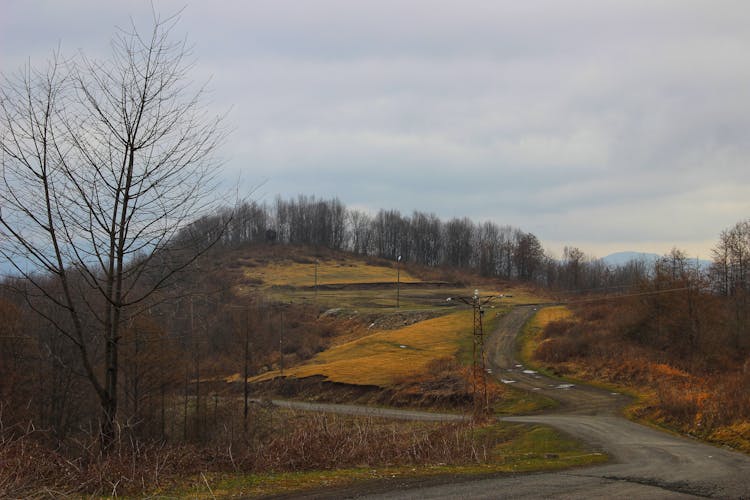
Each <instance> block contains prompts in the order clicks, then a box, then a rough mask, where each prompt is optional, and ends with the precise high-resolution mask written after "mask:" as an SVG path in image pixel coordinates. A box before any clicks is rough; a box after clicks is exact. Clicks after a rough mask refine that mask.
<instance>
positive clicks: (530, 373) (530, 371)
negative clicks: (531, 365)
mask: <svg viewBox="0 0 750 500" xmlns="http://www.w3.org/2000/svg"><path fill="white" fill-rule="evenodd" d="M523 373H525V374H526V375H534V374H535V373H536V372H535V371H534V370H523Z"/></svg>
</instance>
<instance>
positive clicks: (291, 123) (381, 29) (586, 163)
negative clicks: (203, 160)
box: [0, 0, 750, 258]
mask: <svg viewBox="0 0 750 500" xmlns="http://www.w3.org/2000/svg"><path fill="white" fill-rule="evenodd" d="M153 3H154V5H155V8H156V10H157V11H158V12H160V13H161V14H163V15H169V14H172V13H174V12H176V11H178V10H179V9H181V8H182V7H185V10H184V11H183V13H182V19H181V22H180V23H179V24H178V26H177V28H176V32H175V33H176V35H177V36H179V37H182V36H186V37H187V39H188V40H189V42H190V43H191V44H192V45H193V46H194V56H195V60H196V66H195V68H194V71H193V73H192V76H193V77H194V78H195V79H196V80H197V81H200V82H203V81H205V80H207V79H209V78H210V83H209V87H210V89H211V94H210V95H209V97H210V99H211V106H213V107H216V110H217V112H223V111H227V110H230V112H229V115H228V118H227V120H228V124H229V125H230V127H231V128H232V129H233V132H232V134H231V136H230V138H229V140H228V142H227V144H226V145H225V146H224V147H223V149H222V150H221V156H222V157H224V158H226V178H227V179H229V180H236V179H237V178H238V177H240V176H241V177H240V178H241V182H242V184H243V186H244V187H245V188H246V189H249V188H250V187H252V186H255V185H258V184H261V183H264V184H263V185H262V187H261V188H260V189H259V190H257V191H256V197H260V198H261V200H266V201H272V200H273V198H274V197H275V196H276V195H277V194H280V195H281V196H283V197H291V196H296V195H297V194H307V195H316V196H319V197H326V198H327V197H333V196H337V197H339V198H340V199H341V201H342V202H344V203H345V204H346V205H347V206H350V207H358V208H363V209H367V210H372V211H377V210H378V209H379V208H395V209H399V210H401V211H402V212H403V213H405V214H409V213H411V212H412V211H413V210H420V211H425V212H434V213H436V214H437V215H439V216H440V217H442V218H450V217H454V216H460V217H463V216H468V217H470V218H472V219H474V220H476V221H482V220H493V221H495V222H497V223H499V224H511V225H514V226H518V227H521V228H522V229H524V230H526V231H531V232H533V233H534V234H536V235H537V236H538V237H539V238H540V239H541V240H542V241H543V243H544V245H545V247H547V248H548V249H550V250H552V251H553V252H556V253H557V254H560V253H561V251H562V247H563V245H566V244H568V245H574V246H578V247H580V248H581V249H582V250H584V251H585V252H586V253H588V254H593V255H597V256H600V257H602V256H604V255H606V254H608V253H610V252H613V251H618V250H636V251H649V252H656V253H665V252H668V251H669V250H670V249H671V248H672V247H673V246H677V247H678V248H681V249H684V250H686V251H687V252H688V253H689V254H690V255H692V256H700V257H702V258H707V257H709V252H710V249H711V247H712V246H713V245H714V244H715V242H716V241H717V237H718V234H719V232H720V231H721V230H722V229H725V228H727V227H729V226H732V225H734V223H736V222H738V221H740V220H742V219H746V218H748V217H750V165H749V164H748V162H749V161H750V2H747V1H746V0H742V1H710V0H706V1H703V2H695V1H687V0H675V1H656V0H649V1H642V2H641V1H635V0H623V1H618V2H614V1H605V0H591V1H563V0H549V1H540V2H534V1H525V2H521V1H518V0H513V1H467V0H463V1H460V2H459V1H453V2H444V1H436V0H430V1H408V0H397V1H390V0H377V1H366V2H365V1H352V0H331V1H318V0H298V1H283V0H268V1H254V0H236V1H229V0H212V1H210V2H207V1H196V0H181V1H173V0H154V1H153ZM131 16H132V17H133V18H134V19H135V22H136V24H137V25H139V26H142V27H143V28H144V30H145V29H147V28H148V23H149V20H150V18H151V3H150V2H148V1H145V0H132V1H119V2H109V1H107V2H103V1H101V0H78V1H73V0H70V1H60V0H48V1H41V0H3V3H2V11H1V14H0V68H1V69H2V71H3V72H6V73H7V72H13V71H15V70H16V69H17V68H18V67H19V66H20V65H22V64H23V63H24V62H26V61H29V60H30V61H31V63H32V65H38V66H43V65H44V63H45V61H46V59H47V57H48V56H49V54H50V53H51V51H52V49H54V48H55V47H57V45H58V44H60V45H61V48H62V52H63V53H68V54H71V53H75V52H76V51H77V50H82V51H84V52H85V53H86V54H87V55H90V56H96V55H98V54H105V53H106V51H107V48H108V43H109V40H110V38H111V37H112V35H113V33H114V32H115V28H116V26H127V25H128V24H129V22H130V21H129V19H130V17H131Z"/></svg>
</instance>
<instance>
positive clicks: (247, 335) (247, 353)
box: [242, 305, 250, 432]
mask: <svg viewBox="0 0 750 500" xmlns="http://www.w3.org/2000/svg"><path fill="white" fill-rule="evenodd" d="M249 356H250V306H249V305H248V306H246V308H245V360H244V369H243V376H244V377H243V381H242V382H243V397H244V407H243V409H242V411H243V413H242V415H243V417H244V424H243V425H244V429H245V431H246V432H247V413H248V396H249V393H250V391H249V387H248V383H247V377H248V375H249V373H248V371H249V366H248V365H249V360H248V358H249Z"/></svg>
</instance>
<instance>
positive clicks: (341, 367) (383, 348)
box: [253, 311, 472, 387]
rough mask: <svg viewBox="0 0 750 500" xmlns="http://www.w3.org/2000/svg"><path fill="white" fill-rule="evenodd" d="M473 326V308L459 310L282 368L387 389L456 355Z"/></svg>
mask: <svg viewBox="0 0 750 500" xmlns="http://www.w3.org/2000/svg"><path fill="white" fill-rule="evenodd" d="M471 328H472V323H471V311H461V312H457V313H454V314H449V315H447V316H442V317H439V318H434V319H430V320H427V321H422V322H420V323H416V324H413V325H410V326H407V327H404V328H401V329H398V330H388V331H379V332H375V333H373V334H372V335H368V336H366V337H363V338H360V339H357V340H353V341H351V342H347V343H345V344H341V345H338V346H335V347H332V348H331V349H329V350H327V351H325V352H322V353H320V354H318V355H317V356H315V357H314V358H313V359H312V360H310V362H309V363H307V364H304V365H301V366H297V367H293V368H290V369H288V370H284V375H286V376H293V377H297V378H303V377H309V376H313V375H322V376H324V377H326V378H327V379H328V380H330V381H332V382H341V383H346V384H358V385H377V386H381V387H385V386H388V385H391V384H393V383H394V382H396V381H398V380H400V379H403V378H404V377H407V376H410V375H415V374H418V373H420V372H422V371H424V369H425V367H426V366H427V364H428V363H429V362H430V361H432V360H434V359H437V358H442V357H445V356H454V355H456V353H457V352H458V349H459V339H460V337H461V336H462V335H470V333H471ZM278 375H279V372H278V371H274V372H268V373H265V374H263V375H261V376H259V377H256V378H254V379H253V381H260V380H267V379H270V378H274V377H276V376H278Z"/></svg>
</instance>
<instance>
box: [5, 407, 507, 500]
mask: <svg viewBox="0 0 750 500" xmlns="http://www.w3.org/2000/svg"><path fill="white" fill-rule="evenodd" d="M236 410H237V408H236V407H235V411H234V414H233V415H229V414H223V415H221V414H220V415H219V418H218V421H217V422H216V423H215V424H214V425H213V427H212V428H210V429H208V434H207V436H210V439H206V440H204V442H205V443H206V444H203V445H194V444H185V443H146V444H144V443H142V442H138V441H135V440H131V439H129V438H128V437H127V435H125V434H124V433H123V434H120V435H119V438H118V440H117V441H116V443H115V445H114V447H113V449H112V451H111V453H109V454H107V455H101V454H99V453H98V440H97V437H96V436H89V437H87V438H86V439H83V438H81V439H80V440H79V441H75V442H72V441H71V442H68V443H66V446H65V451H62V449H63V448H58V449H53V448H52V447H49V446H46V445H45V444H43V443H44V441H45V439H44V437H45V436H44V435H43V433H39V432H36V433H26V434H23V435H16V436H15V437H12V438H11V437H9V433H4V434H0V498H33V497H49V496H52V497H61V496H74V495H82V496H113V497H114V496H122V495H125V496H144V495H150V494H153V492H154V491H157V490H159V489H161V490H164V489H165V488H169V487H170V486H172V485H175V484H177V483H179V484H184V482H185V478H190V477H195V476H197V475H199V474H201V473H208V472H212V473H230V472H231V473H234V472H245V473H261V474H262V473H271V472H293V471H303V470H319V469H333V468H341V467H352V466H371V467H381V466H393V465H416V464H436V463H444V464H465V463H482V462H485V461H487V460H489V457H490V451H491V450H492V449H493V448H494V447H495V446H496V445H497V444H498V440H499V439H500V438H498V437H496V436H493V435H492V433H483V432H472V428H471V427H467V426H466V424H464V423H427V422H403V421H399V422H394V421H387V420H382V419H377V418H365V417H352V416H339V415H327V414H314V413H302V412H294V411H288V410H278V409H275V408H261V407H257V406H256V407H254V408H253V409H252V414H251V418H250V421H249V422H248V424H249V425H248V428H247V431H246V432H242V430H241V422H242V419H241V413H240V412H237V411H236ZM231 421H234V422H235V424H239V425H237V427H239V428H234V429H231V426H230V422H231Z"/></svg>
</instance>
